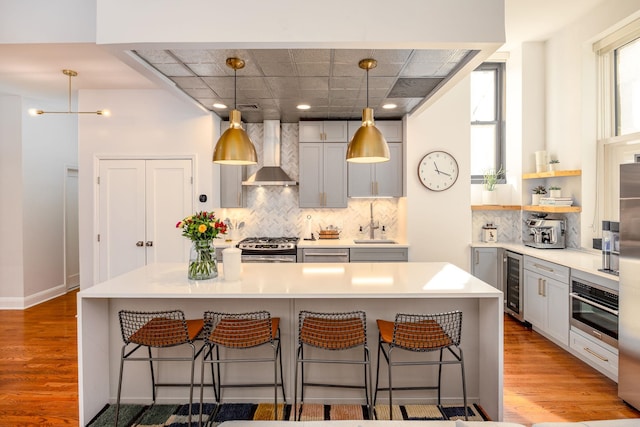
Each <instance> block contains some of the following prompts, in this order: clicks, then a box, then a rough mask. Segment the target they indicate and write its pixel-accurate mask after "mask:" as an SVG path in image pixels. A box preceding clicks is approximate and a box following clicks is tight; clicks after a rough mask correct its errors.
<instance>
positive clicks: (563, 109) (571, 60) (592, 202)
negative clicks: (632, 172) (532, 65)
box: [523, 0, 640, 247]
mask: <svg viewBox="0 0 640 427" xmlns="http://www.w3.org/2000/svg"><path fill="white" fill-rule="evenodd" d="M639 16H640V0H609V1H606V2H603V3H601V4H600V5H599V6H598V7H596V8H595V9H593V10H592V11H591V12H589V13H588V14H587V15H585V16H583V17H581V18H580V19H578V20H576V21H575V22H574V23H573V24H572V25H570V26H568V27H565V28H564V29H563V30H562V31H560V32H558V33H556V34H554V35H553V36H552V37H550V38H549V40H548V41H547V43H546V61H545V62H546V77H545V79H546V82H547V83H546V92H545V94H546V98H547V101H546V103H545V106H546V118H545V119H546V132H545V135H546V149H547V151H549V152H551V153H554V154H556V155H557V157H558V159H560V162H561V165H562V169H574V168H575V169H582V179H581V191H580V192H581V197H582V200H581V205H582V215H581V221H580V224H581V230H580V236H581V244H582V246H583V247H591V239H592V238H593V237H596V236H598V235H599V229H600V223H599V220H601V218H598V217H597V215H596V212H595V206H596V195H595V191H594V190H595V184H596V137H597V135H596V107H597V105H596V99H595V97H596V88H597V85H596V83H597V82H596V69H597V68H596V66H597V64H596V57H595V54H593V52H592V49H591V45H592V44H593V43H594V42H595V41H597V40H598V39H599V38H600V37H602V36H603V35H604V34H606V33H608V32H609V31H611V30H612V29H613V28H616V27H619V26H621V25H622V24H624V23H628V22H629V21H630V20H633V19H635V18H638V17H639ZM523 149H524V153H525V155H526V152H527V150H529V151H531V147H528V146H526V145H525V146H524V147H523ZM605 191H607V189H605Z"/></svg>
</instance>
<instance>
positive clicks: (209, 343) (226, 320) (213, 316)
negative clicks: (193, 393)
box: [199, 311, 287, 425]
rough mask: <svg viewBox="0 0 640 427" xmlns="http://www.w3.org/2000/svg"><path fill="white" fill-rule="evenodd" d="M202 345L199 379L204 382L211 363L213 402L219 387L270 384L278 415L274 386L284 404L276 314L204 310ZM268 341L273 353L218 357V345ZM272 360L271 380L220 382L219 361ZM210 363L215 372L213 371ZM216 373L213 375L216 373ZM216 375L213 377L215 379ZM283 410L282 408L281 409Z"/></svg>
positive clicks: (243, 345)
mask: <svg viewBox="0 0 640 427" xmlns="http://www.w3.org/2000/svg"><path fill="white" fill-rule="evenodd" d="M204 330H205V332H204V345H205V352H204V357H203V358H202V369H201V374H202V381H203V382H204V366H205V364H207V363H209V364H211V376H212V378H213V392H214V396H215V399H216V403H218V404H219V403H220V400H221V397H222V388H231V387H273V390H274V394H273V403H274V406H273V412H274V418H273V419H274V420H277V419H278V386H280V388H281V389H282V399H283V401H284V403H285V404H286V403H287V401H286V397H285V392H284V381H283V378H282V352H281V348H280V318H279V317H273V318H272V317H271V315H270V314H269V312H267V311H256V312H252V313H220V312H214V311H206V312H205V313H204ZM266 344H268V345H270V346H271V347H272V349H273V357H260V358H244V359H241V358H227V359H221V358H220V348H221V347H225V348H229V349H237V350H239V349H244V350H246V349H250V348H254V347H259V346H262V345H266ZM255 362H273V382H272V383H253V384H230V383H229V384H222V377H221V376H220V365H221V364H222V363H255ZM278 362H279V365H280V382H278ZM214 365H215V367H216V373H215V374H214ZM216 374H217V375H216ZM216 377H217V380H216ZM203 391H204V384H201V388H200V419H199V425H201V424H202V405H203ZM283 413H284V409H283Z"/></svg>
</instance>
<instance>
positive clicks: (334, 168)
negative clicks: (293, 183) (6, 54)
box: [298, 141, 347, 208]
mask: <svg viewBox="0 0 640 427" xmlns="http://www.w3.org/2000/svg"><path fill="white" fill-rule="evenodd" d="M300 142H302V141H300ZM346 155H347V144H346V143H323V142H319V143H301V144H300V145H299V156H298V157H299V166H300V167H299V171H300V185H299V189H300V199H299V200H300V201H299V205H300V207H301V208H346V207H347V161H346Z"/></svg>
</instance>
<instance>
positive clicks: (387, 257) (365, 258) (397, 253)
mask: <svg viewBox="0 0 640 427" xmlns="http://www.w3.org/2000/svg"><path fill="white" fill-rule="evenodd" d="M350 252H351V255H350V258H351V262H406V261H409V249H408V248H351V251H350Z"/></svg>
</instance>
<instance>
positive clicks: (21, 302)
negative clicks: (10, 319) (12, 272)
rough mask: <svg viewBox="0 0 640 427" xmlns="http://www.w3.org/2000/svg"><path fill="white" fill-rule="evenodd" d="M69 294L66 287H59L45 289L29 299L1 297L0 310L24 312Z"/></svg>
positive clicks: (28, 297)
mask: <svg viewBox="0 0 640 427" xmlns="http://www.w3.org/2000/svg"><path fill="white" fill-rule="evenodd" d="M66 292H67V289H66V286H65V285H58V286H55V287H53V288H49V289H45V290H44V291H40V292H38V293H36V294H33V295H29V296H27V297H24V298H22V297H0V310H24V309H26V308H29V307H33V306H34V305H38V304H41V303H43V302H45V301H49V300H50V299H53V298H56V297H59V296H60V295H64V294H65V293H66Z"/></svg>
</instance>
